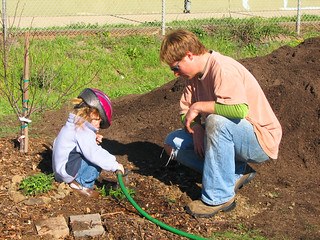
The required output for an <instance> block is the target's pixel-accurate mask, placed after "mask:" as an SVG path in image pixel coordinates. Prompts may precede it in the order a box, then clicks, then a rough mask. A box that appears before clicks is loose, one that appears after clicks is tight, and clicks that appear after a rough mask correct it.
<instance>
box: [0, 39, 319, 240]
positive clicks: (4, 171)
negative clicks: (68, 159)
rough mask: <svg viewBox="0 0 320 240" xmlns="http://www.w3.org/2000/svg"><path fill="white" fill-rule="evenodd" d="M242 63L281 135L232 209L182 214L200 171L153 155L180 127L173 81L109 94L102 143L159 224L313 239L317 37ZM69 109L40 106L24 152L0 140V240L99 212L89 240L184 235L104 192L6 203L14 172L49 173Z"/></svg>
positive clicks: (108, 180)
mask: <svg viewBox="0 0 320 240" xmlns="http://www.w3.org/2000/svg"><path fill="white" fill-rule="evenodd" d="M241 62H242V63H243V64H244V65H245V66H246V67H247V68H248V69H249V70H250V71H251V72H252V73H253V74H254V75H255V76H256V78H257V79H258V81H259V82H260V84H261V86H262V88H263V90H264V91H265V94H266V96H267V97H268V99H269V101H270V104H271V105H272V107H273V109H274V111H275V113H276V115H277V116H278V118H279V120H280V122H281V124H282V127H283V139H282V142H281V147H280V154H279V158H278V159H277V160H270V161H268V162H266V163H263V164H261V165H253V167H254V168H255V169H256V170H257V172H258V174H257V176H256V178H255V179H254V180H253V181H252V182H251V183H250V184H249V185H247V186H245V187H244V188H243V189H241V191H239V193H238V194H237V197H236V199H237V207H236V209H235V210H233V211H231V212H229V213H220V214H218V215H216V216H215V217H213V218H211V219H200V218H193V217H191V216H189V215H188V214H186V213H185V211H184V206H185V205H186V203H188V202H189V201H191V200H193V199H197V198H199V196H200V189H201V176H200V175H199V174H197V173H195V172H192V171H191V170H189V169H187V168H185V167H183V166H181V165H178V164H176V163H174V162H173V163H171V164H170V165H169V166H168V167H165V164H166V160H167V159H166V157H162V158H160V154H161V151H162V143H163V139H164V138H165V136H166V134H167V133H169V132H170V131H172V130H173V129H176V128H178V127H181V125H180V121H179V117H178V108H179V106H178V100H179V98H180V94H181V90H182V88H183V81H182V80H181V79H175V80H173V81H171V82H169V83H168V84H166V85H164V86H162V87H160V88H158V89H155V90H154V91H152V92H150V93H147V94H144V95H138V96H137V95H134V96H126V97H123V98H120V99H116V100H114V101H113V104H114V119H113V124H112V126H111V127H110V129H107V130H104V131H102V134H103V135H104V137H105V138H104V141H103V144H102V145H103V147H105V148H106V149H107V150H108V151H109V152H111V153H113V154H115V155H116V156H117V158H118V160H119V161H120V162H121V163H123V164H124V165H125V167H126V168H128V169H130V170H131V173H130V174H129V175H128V177H127V178H126V179H125V183H126V185H127V187H129V188H132V189H134V190H135V191H136V194H135V196H134V199H135V200H136V202H137V203H138V204H139V205H140V206H141V207H142V208H143V209H144V210H145V211H146V212H147V213H148V214H150V215H151V216H152V217H154V218H156V219H158V220H160V221H162V222H164V223H166V224H167V225H170V226H172V227H174V228H177V229H179V230H182V231H185V232H188V233H192V234H196V235H201V236H203V237H210V236H211V234H212V233H214V232H217V231H226V230H228V231H231V232H235V233H237V234H239V235H240V234H241V233H242V234H245V233H248V232H251V233H252V232H253V231H254V230H256V231H257V233H258V234H260V235H262V236H265V237H266V238H268V239H320V155H319V153H320V147H319V144H320V124H319V123H320V98H319V94H320V38H311V39H308V40H306V41H305V42H302V43H301V44H300V45H299V46H297V47H295V48H291V47H288V46H285V47H281V48H280V49H278V50H276V51H274V52H273V53H271V54H269V55H267V56H264V57H259V58H252V59H244V60H241ZM67 114H68V110H67V109H66V108H64V109H61V110H59V111H54V112H48V113H46V115H45V117H44V118H43V121H42V122H41V123H40V124H37V125H36V124H34V125H32V127H31V129H30V134H32V135H31V136H32V137H31V138H30V150H29V153H28V154H26V155H25V154H21V153H19V150H18V149H17V148H16V147H15V142H16V141H15V140H14V138H13V137H8V138H2V139H0V170H1V171H0V172H1V174H0V184H1V185H0V200H1V201H0V206H1V211H0V216H1V217H0V239H19V238H22V239H41V237H39V236H38V235H37V232H36V230H35V227H34V224H33V223H34V222H35V221H38V220H41V219H44V218H49V217H54V216H59V215H63V216H64V217H65V219H66V220H68V218H69V216H70V215H79V214H87V213H99V214H101V218H102V222H103V225H104V227H105V230H106V234H105V236H103V237H100V238H96V239H183V238H182V237H180V236H178V235H175V234H173V233H171V232H169V231H166V230H163V229H161V228H159V227H158V226H157V225H155V224H153V223H152V222H150V221H148V220H146V219H145V218H142V217H141V216H140V215H139V214H138V213H137V211H136V210H135V209H134V207H133V206H132V205H131V204H130V203H129V202H128V201H122V202H118V201H117V200H115V199H113V198H111V197H100V199H98V200H92V199H88V198H86V197H82V196H80V195H77V194H75V193H74V192H72V191H71V193H70V195H68V196H66V197H65V198H63V199H60V200H54V201H51V202H49V203H47V204H36V205H32V206H29V205H26V204H24V203H23V202H19V203H14V202H13V201H12V199H11V198H10V195H9V193H8V188H9V187H8V186H9V184H10V182H11V181H12V178H13V176H15V175H21V176H28V175H31V174H33V173H36V172H46V173H48V172H51V151H50V149H48V148H47V147H46V146H49V145H50V144H51V143H52V141H53V139H54V137H55V136H56V135H57V133H58V131H59V130H60V128H61V127H62V125H63V124H64V122H65V120H66V117H67ZM2 124H7V125H8V124H10V123H8V122H6V123H2ZM116 182H117V179H116V176H115V175H114V174H112V173H106V172H104V173H103V174H102V176H101V177H100V179H99V182H98V183H97V185H98V186H101V185H102V184H109V186H111V185H115V184H116ZM55 184H56V185H57V183H55ZM53 191H54V190H53ZM53 191H51V192H49V193H48V194H46V196H49V197H50V196H51V195H52V192H53ZM43 239H47V238H43ZM68 239H73V237H72V236H71V235H70V237H69V238H68Z"/></svg>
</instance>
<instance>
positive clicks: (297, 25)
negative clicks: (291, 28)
mask: <svg viewBox="0 0 320 240" xmlns="http://www.w3.org/2000/svg"><path fill="white" fill-rule="evenodd" d="M300 25H301V0H298V7H297V22H296V31H297V34H298V36H299V35H300Z"/></svg>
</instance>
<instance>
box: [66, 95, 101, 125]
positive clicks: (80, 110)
mask: <svg viewBox="0 0 320 240" xmlns="http://www.w3.org/2000/svg"><path fill="white" fill-rule="evenodd" d="M71 102H72V104H73V105H74V107H73V113H74V114H75V115H76V116H79V117H80V118H76V122H75V124H76V126H78V127H80V126H82V124H83V123H84V122H85V121H88V122H91V121H92V118H91V116H92V115H93V116H94V117H95V118H97V117H99V118H100V117H101V116H100V114H99V111H98V109H96V108H93V107H90V106H88V105H87V104H86V103H85V102H84V101H83V100H82V99H81V98H74V99H72V100H71Z"/></svg>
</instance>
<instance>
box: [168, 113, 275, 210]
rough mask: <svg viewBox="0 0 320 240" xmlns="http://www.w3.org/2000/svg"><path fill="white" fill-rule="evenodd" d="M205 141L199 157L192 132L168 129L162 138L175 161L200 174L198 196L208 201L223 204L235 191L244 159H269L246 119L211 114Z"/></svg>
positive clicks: (262, 160)
mask: <svg viewBox="0 0 320 240" xmlns="http://www.w3.org/2000/svg"><path fill="white" fill-rule="evenodd" d="M204 142H205V143H204V144H205V146H204V149H205V159H200V157H199V156H198V155H197V154H196V153H195V152H194V148H193V138H192V135H191V134H189V133H187V132H186V131H185V130H184V129H179V130H176V131H174V132H171V133H170V134H169V135H168V136H167V137H166V139H165V144H167V145H169V146H171V147H172V148H173V157H174V158H175V159H176V160H177V161H178V162H180V163H181V164H183V165H185V166H187V167H190V168H192V169H194V170H196V171H198V172H200V173H202V174H203V175H202V194H201V199H202V201H203V202H205V203H207V204H209V205H220V204H223V203H225V202H227V201H229V200H230V199H231V198H232V197H233V196H234V195H235V192H234V186H235V182H236V180H237V179H239V178H240V177H241V176H242V175H243V173H244V171H245V168H246V165H247V163H250V162H252V163H261V162H264V161H266V160H268V159H269V157H268V155H266V154H265V152H264V151H263V150H262V148H261V147H260V144H259V142H258V140H257V137H256V135H255V133H254V130H253V126H252V124H251V123H250V122H249V121H247V120H245V119H228V118H225V117H223V116H220V115H215V114H210V115H209V116H208V117H207V118H206V122H205V139H204Z"/></svg>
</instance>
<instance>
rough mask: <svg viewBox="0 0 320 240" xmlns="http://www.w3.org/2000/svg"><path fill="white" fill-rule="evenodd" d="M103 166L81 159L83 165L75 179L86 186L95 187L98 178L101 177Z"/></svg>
mask: <svg viewBox="0 0 320 240" xmlns="http://www.w3.org/2000/svg"><path fill="white" fill-rule="evenodd" d="M100 172H101V168H100V167H98V166H97V165H95V164H92V163H91V162H89V161H87V160H83V159H82V161H81V167H80V169H79V171H78V174H77V176H76V178H75V180H76V181H77V182H78V183H79V184H81V186H83V187H86V188H91V189H92V188H93V185H94V183H95V181H96V179H97V178H98V177H99V175H100Z"/></svg>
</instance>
